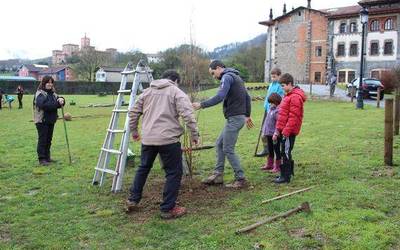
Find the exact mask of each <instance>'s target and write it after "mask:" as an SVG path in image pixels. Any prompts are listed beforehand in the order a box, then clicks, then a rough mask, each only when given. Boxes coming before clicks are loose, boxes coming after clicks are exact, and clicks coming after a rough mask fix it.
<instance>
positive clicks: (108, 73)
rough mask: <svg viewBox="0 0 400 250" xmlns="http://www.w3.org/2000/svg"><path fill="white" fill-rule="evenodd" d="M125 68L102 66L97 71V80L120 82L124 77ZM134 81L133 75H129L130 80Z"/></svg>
mask: <svg viewBox="0 0 400 250" xmlns="http://www.w3.org/2000/svg"><path fill="white" fill-rule="evenodd" d="M123 70H124V68H119V67H106V66H103V67H100V69H99V70H97V72H96V82H120V81H121V79H122V76H121V72H122V71H123ZM132 81H133V75H129V77H128V82H132Z"/></svg>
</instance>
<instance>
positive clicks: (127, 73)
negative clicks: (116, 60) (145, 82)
mask: <svg viewBox="0 0 400 250" xmlns="http://www.w3.org/2000/svg"><path fill="white" fill-rule="evenodd" d="M151 72H153V71H152V70H148V71H145V70H142V71H140V70H129V71H122V72H121V74H123V75H130V74H134V73H139V74H149V73H151Z"/></svg>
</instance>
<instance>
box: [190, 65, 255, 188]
mask: <svg viewBox="0 0 400 250" xmlns="http://www.w3.org/2000/svg"><path fill="white" fill-rule="evenodd" d="M209 72H210V74H211V75H212V76H213V77H214V78H215V79H218V80H220V81H221V85H220V88H219V91H218V93H217V94H216V95H215V96H214V97H212V98H210V99H208V100H206V101H203V102H201V103H198V102H196V103H193V107H194V108H195V109H196V110H197V109H200V108H203V109H204V108H208V107H211V106H214V105H217V104H218V103H220V102H222V101H223V113H224V117H225V119H226V122H225V127H224V128H223V130H222V132H221V134H220V135H219V137H218V139H217V141H216V156H217V157H216V158H217V163H216V165H215V169H214V173H213V174H212V175H211V176H209V177H208V178H207V179H205V180H203V183H204V184H207V185H215V184H223V175H224V167H225V157H226V158H227V159H228V161H229V163H230V164H231V166H232V168H233V171H234V173H235V180H234V181H233V182H232V183H231V184H228V185H226V187H228V188H241V187H244V186H246V184H247V183H246V178H245V174H244V171H243V168H242V166H241V164H240V161H239V157H238V156H237V155H236V153H235V145H236V142H237V139H238V137H239V132H240V130H241V129H242V127H243V126H244V124H245V123H246V125H247V127H248V128H252V127H254V124H253V121H252V119H251V117H250V114H251V98H250V96H249V94H248V93H247V90H246V87H245V86H244V82H243V80H242V78H240V76H239V72H238V71H237V70H235V69H231V68H226V67H225V65H224V64H223V63H222V62H221V61H219V60H215V61H212V62H211V64H210V65H209Z"/></svg>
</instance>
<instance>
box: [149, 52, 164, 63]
mask: <svg viewBox="0 0 400 250" xmlns="http://www.w3.org/2000/svg"><path fill="white" fill-rule="evenodd" d="M146 56H147V61H148V62H149V63H159V62H160V61H161V59H162V57H161V55H160V54H146Z"/></svg>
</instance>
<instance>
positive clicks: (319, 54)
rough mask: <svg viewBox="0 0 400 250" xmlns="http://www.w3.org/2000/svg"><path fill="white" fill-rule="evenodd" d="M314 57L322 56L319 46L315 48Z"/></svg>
mask: <svg viewBox="0 0 400 250" xmlns="http://www.w3.org/2000/svg"><path fill="white" fill-rule="evenodd" d="M315 56H317V57H321V56H322V47H321V46H316V47H315Z"/></svg>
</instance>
